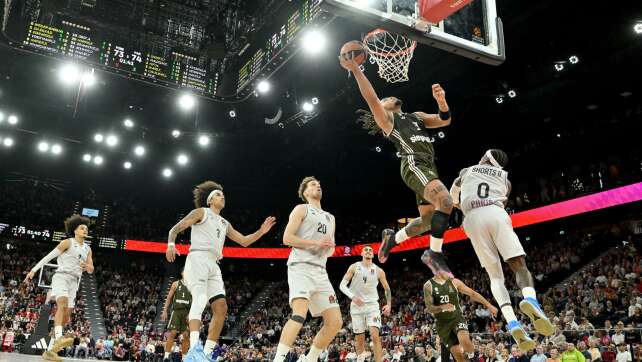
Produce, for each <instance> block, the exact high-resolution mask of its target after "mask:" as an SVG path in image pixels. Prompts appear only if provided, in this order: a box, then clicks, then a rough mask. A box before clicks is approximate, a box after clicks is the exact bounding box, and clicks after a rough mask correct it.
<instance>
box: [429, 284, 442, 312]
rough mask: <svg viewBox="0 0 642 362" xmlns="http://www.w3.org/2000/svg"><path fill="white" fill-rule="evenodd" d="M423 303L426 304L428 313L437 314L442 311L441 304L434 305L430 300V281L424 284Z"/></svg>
mask: <svg viewBox="0 0 642 362" xmlns="http://www.w3.org/2000/svg"><path fill="white" fill-rule="evenodd" d="M424 304H425V305H426V310H427V311H428V312H429V313H432V314H437V313H441V312H443V311H444V306H443V305H435V304H434V303H433V300H432V286H431V285H430V282H429V281H428V282H426V283H425V284H424Z"/></svg>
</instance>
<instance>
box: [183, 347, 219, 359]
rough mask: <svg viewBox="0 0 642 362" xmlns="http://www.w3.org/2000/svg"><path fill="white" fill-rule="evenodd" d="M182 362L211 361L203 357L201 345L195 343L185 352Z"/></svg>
mask: <svg viewBox="0 0 642 362" xmlns="http://www.w3.org/2000/svg"><path fill="white" fill-rule="evenodd" d="M183 362H212V359H211V358H209V357H208V356H206V355H205V352H204V351H203V345H202V344H200V343H197V344H196V345H195V346H194V347H192V348H190V349H189V351H187V355H185V359H184V360H183Z"/></svg>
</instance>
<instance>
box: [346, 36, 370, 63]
mask: <svg viewBox="0 0 642 362" xmlns="http://www.w3.org/2000/svg"><path fill="white" fill-rule="evenodd" d="M366 55H367V53H366V50H365V48H364V47H363V44H361V42H360V41H358V40H351V41H349V42H347V43H345V44H343V46H342V47H341V53H340V56H341V57H347V58H350V57H352V58H353V59H354V61H355V62H356V63H357V64H359V65H361V64H363V62H365V61H366Z"/></svg>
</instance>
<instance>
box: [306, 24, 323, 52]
mask: <svg viewBox="0 0 642 362" xmlns="http://www.w3.org/2000/svg"><path fill="white" fill-rule="evenodd" d="M301 42H302V45H303V49H304V50H305V51H306V52H307V53H308V54H318V53H319V52H321V51H322V50H323V48H325V43H326V39H325V35H324V34H323V33H322V32H321V31H319V30H316V29H314V30H309V31H308V32H307V33H305V35H303V37H302V38H301Z"/></svg>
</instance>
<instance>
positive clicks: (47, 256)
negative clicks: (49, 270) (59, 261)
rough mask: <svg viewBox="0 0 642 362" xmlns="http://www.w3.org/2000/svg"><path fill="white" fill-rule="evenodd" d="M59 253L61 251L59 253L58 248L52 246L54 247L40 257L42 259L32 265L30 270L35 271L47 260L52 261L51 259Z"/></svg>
mask: <svg viewBox="0 0 642 362" xmlns="http://www.w3.org/2000/svg"><path fill="white" fill-rule="evenodd" d="M60 254H61V253H60V250H58V248H54V249H53V250H52V251H51V252H50V253H49V254H47V255H45V257H44V258H42V259H41V260H40V261H39V262H38V264H36V266H34V267H33V269H31V271H32V272H34V273H35V272H37V271H38V270H40V268H42V267H43V266H44V265H45V264H47V263H48V262H50V261H52V260H53V259H55V258H57V257H58V256H59V255H60Z"/></svg>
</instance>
